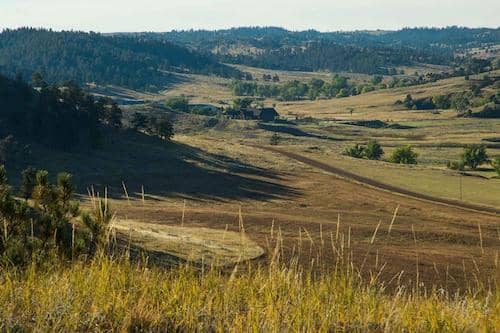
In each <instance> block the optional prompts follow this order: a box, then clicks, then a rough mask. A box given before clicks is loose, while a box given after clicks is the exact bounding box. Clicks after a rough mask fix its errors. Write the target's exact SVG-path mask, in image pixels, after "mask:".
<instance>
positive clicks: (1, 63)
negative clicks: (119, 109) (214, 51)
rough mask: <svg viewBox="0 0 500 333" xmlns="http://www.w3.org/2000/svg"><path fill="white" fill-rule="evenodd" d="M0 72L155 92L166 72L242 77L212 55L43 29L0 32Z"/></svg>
mask: <svg viewBox="0 0 500 333" xmlns="http://www.w3.org/2000/svg"><path fill="white" fill-rule="evenodd" d="M0 72H1V73H3V74H6V75H8V76H11V77H13V76H15V75H21V76H22V77H23V78H24V79H27V78H30V77H31V75H32V73H33V72H40V73H41V74H42V75H43V77H44V78H45V79H46V80H47V81H48V82H49V83H58V82H61V81H67V80H73V81H76V82H77V83H79V84H83V83H88V82H95V83H97V84H113V85H120V86H124V87H128V88H134V89H141V90H143V89H144V90H158V89H161V88H163V87H165V86H166V85H168V84H169V83H170V82H172V81H173V80H174V79H175V78H174V76H173V75H172V74H170V72H184V73H198V74H207V75H219V76H223V77H234V78H240V77H241V76H242V73H241V72H240V71H238V70H236V69H233V68H231V67H229V66H226V65H223V64H221V63H219V62H218V61H217V60H215V59H214V57H213V56H211V55H206V54H202V53H199V52H196V51H192V50H188V49H187V48H185V47H182V46H178V45H176V44H173V43H171V42H168V41H153V40H145V39H141V38H130V37H120V36H103V35H101V34H98V33H84V32H74V31H62V32H55V31H52V30H44V29H29V28H25V29H18V30H4V31H3V32H2V33H0Z"/></svg>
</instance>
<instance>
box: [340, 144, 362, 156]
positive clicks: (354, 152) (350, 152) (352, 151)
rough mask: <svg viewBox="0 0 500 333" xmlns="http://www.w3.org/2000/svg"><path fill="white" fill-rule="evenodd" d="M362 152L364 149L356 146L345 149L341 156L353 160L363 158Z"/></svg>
mask: <svg viewBox="0 0 500 333" xmlns="http://www.w3.org/2000/svg"><path fill="white" fill-rule="evenodd" d="M364 150H365V148H364V147H363V146H361V145H359V144H356V145H355V146H354V147H349V148H346V149H345V150H344V152H343V154H344V155H346V156H350V157H354V158H363V156H364Z"/></svg>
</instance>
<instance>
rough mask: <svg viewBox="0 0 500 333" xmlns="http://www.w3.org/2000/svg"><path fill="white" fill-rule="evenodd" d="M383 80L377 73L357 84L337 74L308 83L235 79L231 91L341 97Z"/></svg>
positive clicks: (287, 98) (292, 98) (294, 97)
mask: <svg viewBox="0 0 500 333" xmlns="http://www.w3.org/2000/svg"><path fill="white" fill-rule="evenodd" d="M382 80H383V77H382V76H379V75H376V76H374V77H373V80H372V82H371V83H370V84H360V85H355V84H351V83H350V82H349V80H348V78H346V77H344V76H340V75H335V76H333V78H332V80H331V81H329V82H328V81H324V80H322V79H319V78H313V79H311V80H310V81H309V82H307V83H306V82H301V81H298V80H293V81H288V82H285V83H283V84H258V83H257V82H248V81H233V82H232V84H231V91H232V93H233V95H235V96H252V97H261V98H277V99H280V100H283V101H296V100H301V99H306V98H307V99H310V100H315V99H317V98H320V97H323V98H334V97H337V98H341V97H348V96H353V95H359V94H361V93H366V92H370V91H373V90H375V86H376V85H379V84H380V83H381V82H382Z"/></svg>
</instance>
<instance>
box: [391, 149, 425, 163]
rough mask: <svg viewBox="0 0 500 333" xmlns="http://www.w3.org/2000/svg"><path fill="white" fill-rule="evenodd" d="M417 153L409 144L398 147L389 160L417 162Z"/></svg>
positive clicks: (394, 161)
mask: <svg viewBox="0 0 500 333" xmlns="http://www.w3.org/2000/svg"><path fill="white" fill-rule="evenodd" d="M417 157H418V154H417V153H416V152H414V151H413V149H412V148H411V146H406V147H400V148H398V149H396V150H395V151H394V152H393V153H392V156H391V159H390V161H391V162H392V163H398V164H417Z"/></svg>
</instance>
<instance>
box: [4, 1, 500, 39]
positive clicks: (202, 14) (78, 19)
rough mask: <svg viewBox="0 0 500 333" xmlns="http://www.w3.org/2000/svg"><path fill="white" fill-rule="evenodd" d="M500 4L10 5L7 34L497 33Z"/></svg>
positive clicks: (6, 12)
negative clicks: (452, 29) (243, 30)
mask: <svg viewBox="0 0 500 333" xmlns="http://www.w3.org/2000/svg"><path fill="white" fill-rule="evenodd" d="M498 12H500V2H499V1H496V0H485V1H482V2H481V5H480V6H479V5H478V4H477V3H474V2H471V1H468V0H467V1H466V0H457V1H451V0H444V1H440V2H436V1H434V0H432V1H431V0H421V1H419V2H413V1H412V2H408V1H396V0H367V1H364V2H363V3H345V2H341V1H337V0H328V1H327V0H313V1H310V2H308V3H304V2H303V1H297V0H289V1H284V0H267V1H266V0H255V1H253V2H251V3H249V2H247V1H245V2H243V1H229V0H213V1H205V2H203V3H197V1H194V0H184V1H182V2H179V1H170V2H168V3H166V2H162V1H158V0H143V1H142V2H140V3H138V2H137V1H131V0H108V1H102V0H101V1H97V0H88V1H71V2H68V1H63V0H46V1H43V2H40V1H35V0H4V1H2V2H1V3H0V15H1V16H2V22H0V29H5V28H10V29H15V28H19V27H27V26H29V27H36V28H47V29H54V30H81V31H98V32H103V33H110V32H144V31H156V32H166V31H172V30H191V29H194V30H199V29H203V30H221V29H229V28H236V27H283V28H285V29H288V30H292V31H302V30H309V29H314V30H318V31H322V32H331V31H356V30H357V31H359V30H370V31H373V30H399V29H402V28H406V27H435V28H442V27H448V26H461V27H471V28H479V27H484V28H498V27H499V26H500V20H499V19H498V15H496V14H495V13H498Z"/></svg>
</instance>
